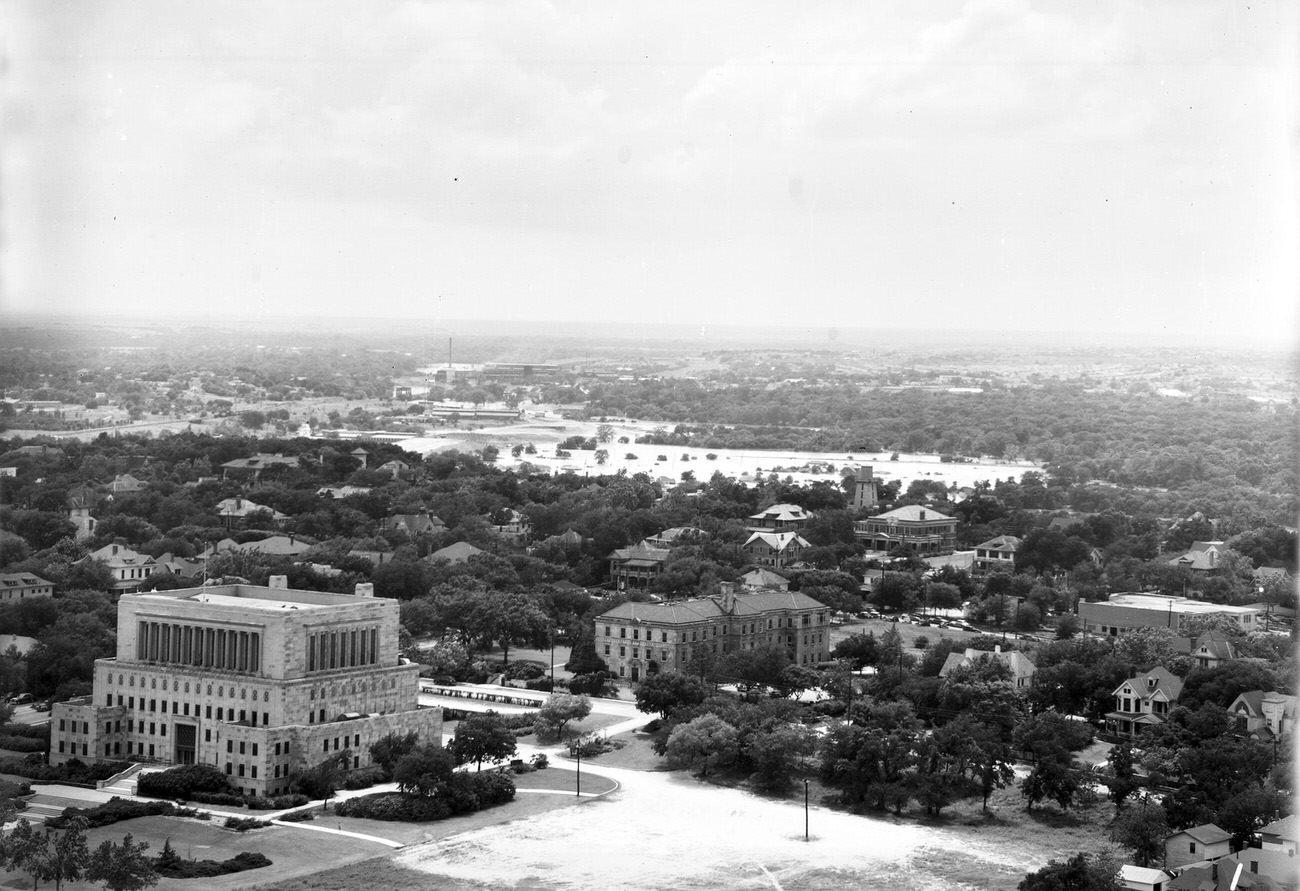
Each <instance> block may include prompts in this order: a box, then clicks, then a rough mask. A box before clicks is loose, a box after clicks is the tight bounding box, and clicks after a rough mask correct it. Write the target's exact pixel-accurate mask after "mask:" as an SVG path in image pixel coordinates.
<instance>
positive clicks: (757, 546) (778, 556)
mask: <svg viewBox="0 0 1300 891" xmlns="http://www.w3.org/2000/svg"><path fill="white" fill-rule="evenodd" d="M808 547H810V545H809V544H808V540H807V539H805V538H804V537H803V536H802V535H800V534H799V533H798V532H755V533H753V534H751V535H750V536H749V538H748V539H746V540H745V543H744V544H743V545H741V547H740V549H741V550H742V551H744V552H745V553H746V554H748V555H749V557H750V559H751V560H753V561H754V563H756V564H757V565H759V566H771V567H773V568H774V569H782V568H784V567H786V566H790V565H793V564H795V563H798V562H799V555H800V554H802V553H803V552H804V549H805V548H808Z"/></svg>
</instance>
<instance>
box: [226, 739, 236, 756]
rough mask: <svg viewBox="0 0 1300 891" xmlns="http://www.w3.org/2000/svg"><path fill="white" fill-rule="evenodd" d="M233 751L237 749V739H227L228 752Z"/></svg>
mask: <svg viewBox="0 0 1300 891" xmlns="http://www.w3.org/2000/svg"><path fill="white" fill-rule="evenodd" d="M233 751H235V741H234V740H233V739H228V740H226V754H230V753H231V752H233Z"/></svg>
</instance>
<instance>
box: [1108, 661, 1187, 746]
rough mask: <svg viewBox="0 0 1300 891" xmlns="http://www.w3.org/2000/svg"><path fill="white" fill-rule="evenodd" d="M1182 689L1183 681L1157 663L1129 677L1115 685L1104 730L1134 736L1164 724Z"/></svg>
mask: <svg viewBox="0 0 1300 891" xmlns="http://www.w3.org/2000/svg"><path fill="white" fill-rule="evenodd" d="M1182 692H1183V682H1182V680H1181V679H1180V678H1179V677H1178V676H1176V675H1174V674H1173V673H1172V672H1170V671H1169V669H1167V668H1164V667H1163V666H1160V665H1157V666H1156V667H1155V668H1153V669H1151V670H1150V671H1148V672H1146V673H1145V674H1140V675H1137V676H1136V677H1131V678H1129V679H1128V680H1127V681H1125V682H1124V683H1122V684H1120V685H1119V686H1118V687H1116V688H1115V693H1114V696H1115V710H1114V711H1112V712H1107V713H1106V729H1107V730H1108V731H1110V732H1111V733H1115V734H1119V735H1121V736H1129V737H1136V736H1138V735H1140V734H1141V733H1143V732H1144V731H1146V730H1149V729H1150V728H1151V727H1153V726H1155V725H1157V724H1163V723H1164V722H1165V719H1166V717H1167V716H1168V714H1169V712H1170V711H1171V710H1172V709H1173V707H1174V706H1175V705H1177V704H1178V697H1179V696H1181V695H1182Z"/></svg>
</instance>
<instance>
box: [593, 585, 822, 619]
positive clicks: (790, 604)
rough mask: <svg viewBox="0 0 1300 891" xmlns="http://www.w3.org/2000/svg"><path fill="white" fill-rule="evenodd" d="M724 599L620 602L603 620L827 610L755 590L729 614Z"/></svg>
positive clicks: (798, 597) (793, 594) (804, 598)
mask: <svg viewBox="0 0 1300 891" xmlns="http://www.w3.org/2000/svg"><path fill="white" fill-rule="evenodd" d="M725 602H726V598H724V597H721V596H719V597H692V598H689V599H687V600H669V601H665V602H662V603H638V602H633V601H628V602H627V603H620V604H619V605H618V606H615V607H612V608H610V609H608V610H606V611H605V612H603V613H601V618H611V619H629V620H631V621H633V622H653V623H655V624H659V625H685V624H690V623H692V622H700V621H704V620H707V619H717V618H721V617H722V616H724V615H733V616H755V615H759V614H760V613H766V612H774V611H776V610H782V609H796V610H798V609H825V608H826V607H825V606H824V605H823V604H822V603H820V602H818V601H816V600H813V599H812V598H811V597H809V596H808V595H807V594H801V593H800V592H798V591H755V592H752V593H745V594H736V595H735V596H734V599H733V600H732V607H731V611H730V612H729V613H728V612H727V611H726V610H725V609H724V608H723V604H724V603H725Z"/></svg>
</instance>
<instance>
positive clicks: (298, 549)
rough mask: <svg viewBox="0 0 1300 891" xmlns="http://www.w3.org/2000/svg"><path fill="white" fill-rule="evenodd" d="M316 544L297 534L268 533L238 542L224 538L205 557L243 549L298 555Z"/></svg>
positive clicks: (273, 553)
mask: <svg viewBox="0 0 1300 891" xmlns="http://www.w3.org/2000/svg"><path fill="white" fill-rule="evenodd" d="M314 546H315V542H313V541H309V540H307V539H303V538H299V537H298V536H296V535H268V536H267V537H266V538H262V539H258V540H257V541H246V542H243V543H242V544H241V543H237V542H236V541H235V540H234V539H232V538H223V539H221V541H219V542H217V543H216V544H214V545H212V546H210V547H209V548H207V549H206V550H205V551H204V552H203V556H204V557H211V556H212V555H214V554H219V553H221V552H222V551H241V552H243V553H246V554H251V553H252V552H254V551H256V552H258V553H259V554H266V555H267V556H272V557H297V556H300V555H301V554H304V553H306V552H307V551H309V550H311V549H312V547H314Z"/></svg>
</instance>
